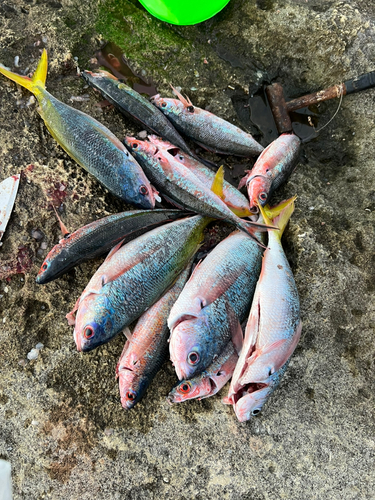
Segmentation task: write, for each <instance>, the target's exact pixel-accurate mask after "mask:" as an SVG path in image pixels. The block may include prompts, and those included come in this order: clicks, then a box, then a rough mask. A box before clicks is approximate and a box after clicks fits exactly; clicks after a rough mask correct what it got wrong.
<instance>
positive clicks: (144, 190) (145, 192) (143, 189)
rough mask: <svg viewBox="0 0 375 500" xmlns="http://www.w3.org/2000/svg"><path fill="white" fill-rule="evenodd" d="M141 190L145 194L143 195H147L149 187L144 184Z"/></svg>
mask: <svg viewBox="0 0 375 500" xmlns="http://www.w3.org/2000/svg"><path fill="white" fill-rule="evenodd" d="M139 192H140V193H141V194H143V196H146V194H147V193H148V189H147V188H146V186H145V185H143V184H142V186H141V187H140V188H139Z"/></svg>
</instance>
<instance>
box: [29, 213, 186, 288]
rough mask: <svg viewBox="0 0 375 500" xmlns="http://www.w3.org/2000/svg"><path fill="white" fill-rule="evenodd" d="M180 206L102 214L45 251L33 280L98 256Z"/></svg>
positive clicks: (176, 216)
mask: <svg viewBox="0 0 375 500" xmlns="http://www.w3.org/2000/svg"><path fill="white" fill-rule="evenodd" d="M185 216H186V213H185V212H181V210H163V209H155V210H152V211H150V210H130V211H128V212H121V213H118V214H114V215H109V216H107V217H103V218H102V219H99V220H96V221H94V222H91V223H90V224H87V225H86V226H83V227H81V228H79V229H77V231H74V233H69V232H68V231H66V233H65V234H64V237H63V238H62V239H61V240H60V241H59V243H58V244H57V245H55V246H54V247H53V248H52V250H51V251H50V252H49V253H48V255H47V257H46V258H45V259H44V262H43V264H42V266H41V268H40V271H39V273H38V276H37V277H36V282H37V283H38V284H39V285H44V284H46V283H49V282H50V281H53V280H55V279H56V278H59V277H60V276H62V275H63V274H65V273H67V272H68V271H70V270H71V269H73V268H74V267H75V266H78V265H79V264H82V263H83V262H86V261H87V260H90V259H94V258H96V257H100V256H101V255H103V254H105V253H106V252H108V251H109V250H111V248H113V247H114V246H115V245H117V244H118V243H119V242H120V241H121V243H122V245H125V244H126V243H128V242H129V241H131V240H133V239H135V238H137V237H138V236H140V235H141V234H144V233H145V232H146V231H149V230H150V229H152V228H154V227H156V226H158V225H160V224H164V223H166V222H170V221H173V220H176V219H179V218H182V217H185Z"/></svg>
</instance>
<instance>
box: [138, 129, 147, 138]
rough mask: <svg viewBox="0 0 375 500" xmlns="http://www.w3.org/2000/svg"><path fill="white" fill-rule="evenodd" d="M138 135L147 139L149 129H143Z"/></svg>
mask: <svg viewBox="0 0 375 500" xmlns="http://www.w3.org/2000/svg"><path fill="white" fill-rule="evenodd" d="M138 137H139V138H140V139H146V137H147V130H141V131H140V132H139V133H138Z"/></svg>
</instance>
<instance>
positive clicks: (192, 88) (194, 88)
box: [190, 87, 198, 90]
mask: <svg viewBox="0 0 375 500" xmlns="http://www.w3.org/2000/svg"><path fill="white" fill-rule="evenodd" d="M190 90H198V89H197V88H196V87H190Z"/></svg>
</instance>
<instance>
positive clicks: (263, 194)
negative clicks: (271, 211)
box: [259, 192, 267, 201]
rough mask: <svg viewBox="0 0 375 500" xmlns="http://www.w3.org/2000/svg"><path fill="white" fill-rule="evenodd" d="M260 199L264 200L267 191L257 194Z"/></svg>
mask: <svg viewBox="0 0 375 500" xmlns="http://www.w3.org/2000/svg"><path fill="white" fill-rule="evenodd" d="M259 199H260V201H266V200H267V193H264V192H263V193H260V195H259Z"/></svg>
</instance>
